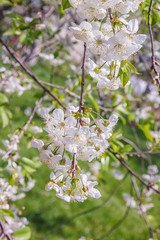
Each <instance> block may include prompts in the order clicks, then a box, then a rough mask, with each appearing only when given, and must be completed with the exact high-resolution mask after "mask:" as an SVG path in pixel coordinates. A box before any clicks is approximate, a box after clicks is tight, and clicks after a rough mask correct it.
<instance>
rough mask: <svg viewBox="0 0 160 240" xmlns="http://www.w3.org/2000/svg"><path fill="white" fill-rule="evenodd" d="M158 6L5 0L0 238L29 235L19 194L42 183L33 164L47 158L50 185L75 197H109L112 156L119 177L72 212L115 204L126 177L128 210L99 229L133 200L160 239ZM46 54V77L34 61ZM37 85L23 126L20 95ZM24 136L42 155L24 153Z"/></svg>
mask: <svg viewBox="0 0 160 240" xmlns="http://www.w3.org/2000/svg"><path fill="white" fill-rule="evenodd" d="M159 9H160V3H158V2H157V1H155V2H154V1H153V0H146V1H145V0H115V1H111V0H105V1H104V0H93V1H87V0H62V1H49V0H48V1H47V0H44V1H40V0H36V1H23V0H20V1H17V0H13V1H8V0H2V1H1V3H0V19H1V23H2V24H1V25H2V28H1V36H0V43H1V49H0V54H1V67H0V76H1V79H0V117H1V122H0V123H1V129H2V132H3V131H4V130H5V129H7V133H8V132H9V135H8V136H7V137H6V139H2V145H3V146H2V147H1V148H2V149H0V156H1V163H0V164H1V166H0V173H1V176H0V218H1V220H0V227H1V232H0V239H9V240H10V239H26V240H27V239H30V238H31V232H30V228H29V227H27V225H28V220H27V219H26V218H22V217H20V216H19V214H18V213H19V209H18V208H17V207H16V200H18V199H21V198H24V197H25V192H28V191H29V190H31V189H32V188H33V187H34V183H35V179H34V177H33V176H32V173H33V172H34V171H38V168H39V167H40V165H43V164H46V165H47V166H48V168H49V169H50V176H48V182H46V188H45V190H46V191H53V190H54V191H53V195H54V196H55V195H56V197H58V198H60V199H59V201H66V202H71V203H72V204H74V203H76V204H79V202H84V201H85V200H87V199H89V198H95V199H99V198H100V197H101V193H100V191H99V190H98V183H99V179H100V177H99V176H100V173H101V175H103V177H104V178H105V174H106V172H105V171H104V170H103V169H104V168H105V166H109V165H110V166H109V171H111V173H112V175H113V178H115V179H117V181H120V183H119V184H118V185H117V187H116V188H115V189H114V188H113V192H112V193H111V195H110V196H108V197H107V199H106V200H105V201H104V202H102V203H101V204H100V205H97V206H95V207H94V208H91V209H89V210H87V211H82V212H81V213H80V214H78V215H75V216H74V217H73V219H71V220H70V221H69V222H71V221H72V220H74V219H75V218H77V217H78V216H79V215H83V214H84V215H85V214H88V213H89V212H91V211H95V210H96V209H99V208H101V207H103V206H104V205H105V204H107V202H108V201H109V200H110V199H111V198H112V196H113V195H114V194H115V193H116V191H118V189H119V188H120V187H121V185H122V184H123V182H124V181H125V180H126V178H127V177H128V178H130V179H131V181H130V189H131V191H130V192H128V191H127V189H126V192H125V193H123V198H124V204H126V212H125V214H124V216H122V218H121V219H120V221H119V222H118V223H117V224H116V225H115V226H113V228H112V229H111V230H110V231H109V232H107V233H103V234H102V235H101V236H100V237H99V238H96V239H105V238H107V237H108V236H110V235H111V234H112V232H113V231H114V230H116V229H117V228H118V227H119V226H120V224H121V223H122V222H123V220H125V218H127V215H128V212H129V210H130V209H131V208H133V209H135V210H136V212H137V214H139V215H141V217H142V218H143V219H144V221H145V223H146V226H147V227H148V231H149V236H148V239H150V240H151V239H159V238H158V237H159V235H158V234H159V230H158V229H157V228H156V229H155V228H154V227H153V226H152V224H151V222H150V219H149V216H148V214H147V211H148V210H149V209H150V208H152V207H153V206H154V199H153V198H154V197H153V198H152V196H154V195H156V197H157V198H158V197H159V194H160V189H159V182H160V175H159V169H158V167H159V166H158V163H157V162H155V161H154V163H153V161H152V156H156V157H157V159H158V156H159V154H160V152H159V151H160V145H159V143H160V130H159V129H160V118H159V105H160V96H159V88H160V77H159V67H160V63H159V50H160V47H159V45H158V38H159V32H158V29H159V26H160V24H159V20H160V15H159ZM156 34H157V35H156ZM43 64H44V65H45V67H46V69H48V72H49V75H48V76H49V77H48V76H45V77H44V78H43V80H42V79H41V76H40V75H39V74H36V70H35V69H36V66H41V65H43ZM56 75H59V76H60V77H61V78H62V79H63V83H58V84H56V83H57V82H58V81H55V80H54V79H55V77H56ZM34 92H35V106H34V108H33V109H31V108H30V106H29V105H28V107H27V108H26V109H25V111H24V113H23V114H25V115H27V116H28V120H27V121H26V123H25V124H24V125H23V126H17V125H16V118H15V114H14V113H13V112H12V110H11V109H12V108H11V106H12V100H13V98H14V96H16V97H18V99H19V104H20V102H21V98H22V97H23V95H24V94H26V95H27V94H28V95H27V96H28V98H29V93H34ZM36 116H38V119H40V122H41V124H39V122H38V121H37V122H36ZM15 126H16V127H15ZM126 128H129V129H130V131H131V132H132V136H129V135H128V134H127V133H126ZM141 136H143V137H142V138H143V141H144V143H145V144H142V143H141ZM23 138H24V139H26V141H27V142H28V143H29V146H28V148H29V149H32V150H33V149H34V150H35V154H37V157H36V158H35V157H33V158H32V159H30V158H28V156H26V155H23V152H22V151H21V147H24V146H23V142H22V139H23ZM135 158H136V159H139V165H138V168H139V169H136V168H135V167H134V166H133V164H132V163H133V162H134V161H135ZM37 201H38V199H37ZM14 202H15V203H14ZM80 239H87V238H86V237H85V236H82V237H81V238H80Z"/></svg>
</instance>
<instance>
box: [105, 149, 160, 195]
mask: <svg viewBox="0 0 160 240" xmlns="http://www.w3.org/2000/svg"><path fill="white" fill-rule="evenodd" d="M108 151H109V152H111V153H112V154H113V155H114V156H115V157H116V158H117V159H118V161H119V162H120V163H121V164H122V165H123V166H124V167H125V168H126V169H127V170H128V172H129V173H131V174H132V175H133V176H135V177H136V178H137V179H138V180H139V181H140V182H141V183H142V184H143V185H144V186H146V188H147V189H148V190H149V189H152V190H153V191H154V192H156V193H158V194H160V191H159V190H157V189H155V188H154V187H153V184H152V183H146V182H145V181H144V180H143V179H142V178H141V177H140V176H138V175H137V174H136V173H135V172H134V171H133V170H132V169H131V168H130V167H129V166H128V165H127V163H126V162H125V161H124V160H122V159H121V158H119V157H118V156H117V154H116V153H114V152H113V151H111V150H108ZM119 156H120V155H119ZM120 157H121V156H120Z"/></svg>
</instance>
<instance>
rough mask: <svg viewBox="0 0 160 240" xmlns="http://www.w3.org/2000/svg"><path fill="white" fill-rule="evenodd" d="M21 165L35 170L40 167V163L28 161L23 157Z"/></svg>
mask: <svg viewBox="0 0 160 240" xmlns="http://www.w3.org/2000/svg"><path fill="white" fill-rule="evenodd" d="M21 163H22V164H24V165H26V166H28V167H31V168H37V167H39V166H40V162H38V161H33V160H31V159H29V158H26V157H23V158H22V159H21Z"/></svg>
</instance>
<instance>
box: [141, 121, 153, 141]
mask: <svg viewBox="0 0 160 240" xmlns="http://www.w3.org/2000/svg"><path fill="white" fill-rule="evenodd" d="M138 127H139V128H140V129H141V130H142V131H143V133H144V135H145V136H146V138H147V139H148V140H149V141H151V142H153V137H152V135H151V133H150V124H149V123H147V124H145V125H141V124H138Z"/></svg>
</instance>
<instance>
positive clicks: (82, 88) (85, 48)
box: [79, 43, 87, 113]
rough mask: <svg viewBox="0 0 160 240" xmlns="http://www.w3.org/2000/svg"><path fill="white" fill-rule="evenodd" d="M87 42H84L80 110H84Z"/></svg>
mask: <svg viewBox="0 0 160 240" xmlns="http://www.w3.org/2000/svg"><path fill="white" fill-rule="evenodd" d="M86 50H87V47H86V43H84V53H83V61H82V81H81V97H80V107H79V112H80V113H81V112H82V109H83V105H84V84H85V61H86Z"/></svg>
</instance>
